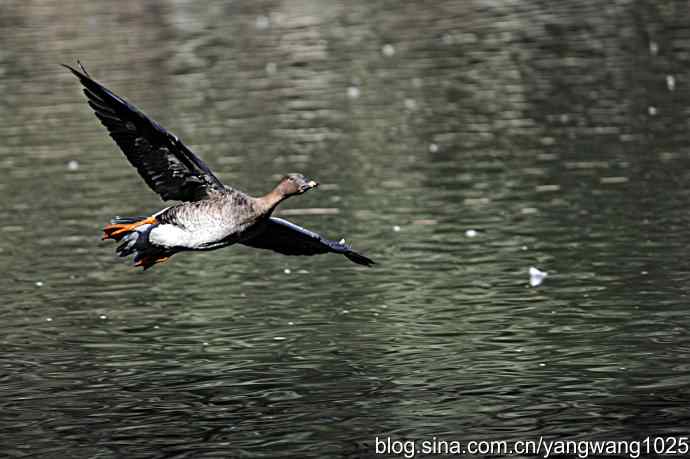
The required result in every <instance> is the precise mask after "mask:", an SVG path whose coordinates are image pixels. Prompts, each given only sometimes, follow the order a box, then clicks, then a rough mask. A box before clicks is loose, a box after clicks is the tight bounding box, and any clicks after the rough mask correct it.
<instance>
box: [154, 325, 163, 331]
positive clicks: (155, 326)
mask: <svg viewBox="0 0 690 459" xmlns="http://www.w3.org/2000/svg"><path fill="white" fill-rule="evenodd" d="M153 328H155V329H156V330H158V329H159V328H161V327H159V326H158V325H154V326H153Z"/></svg>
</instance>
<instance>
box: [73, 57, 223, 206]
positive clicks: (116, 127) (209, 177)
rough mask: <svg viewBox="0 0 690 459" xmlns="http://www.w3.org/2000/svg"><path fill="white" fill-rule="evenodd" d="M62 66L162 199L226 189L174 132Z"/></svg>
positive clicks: (197, 196) (194, 196) (189, 198)
mask: <svg viewBox="0 0 690 459" xmlns="http://www.w3.org/2000/svg"><path fill="white" fill-rule="evenodd" d="M65 67H67V68H68V69H69V70H70V71H71V72H72V73H73V74H74V75H75V76H77V78H79V81H80V82H81V84H82V85H83V86H84V94H86V97H87V98H88V101H89V106H90V107H91V108H92V109H93V111H94V113H95V114H96V116H97V117H98V119H99V120H101V123H103V125H104V126H105V127H106V128H107V129H108V132H109V133H110V136H111V137H112V138H113V140H115V143H117V145H118V146H119V147H120V149H121V150H122V151H123V153H124V154H125V156H127V159H128V160H129V162H130V163H132V165H133V166H134V167H136V168H137V171H139V174H140V175H141V176H142V177H143V179H144V181H145V182H146V184H147V185H148V186H149V187H151V189H152V190H153V191H155V192H156V193H158V194H159V195H160V196H161V198H163V200H164V201H167V200H178V201H197V200H201V199H204V198H206V197H207V196H208V195H209V193H210V192H212V191H214V190H216V191H223V190H225V189H226V188H225V187H224V186H223V184H222V183H221V182H220V180H218V178H217V177H216V176H215V175H213V172H211V170H210V169H209V168H208V166H207V165H206V164H204V162H203V161H202V160H201V159H199V158H198V157H197V156H196V155H195V154H194V153H192V151H191V150H189V148H187V146H185V144H183V143H182V142H181V141H180V139H178V138H177V137H176V136H175V135H174V134H172V133H170V132H168V131H167V130H165V128H163V127H162V126H161V125H159V124H158V123H157V122H155V121H154V120H152V119H151V118H149V117H148V116H146V115H145V114H144V113H143V112H142V111H140V110H139V109H138V108H136V107H135V106H133V105H132V104H130V103H129V102H127V101H126V100H124V99H122V98H121V97H119V96H117V95H116V94H114V93H112V92H111V91H110V90H108V89H107V88H106V87H104V86H102V85H101V84H100V83H98V82H96V81H94V80H92V79H91V78H90V77H89V76H88V75H87V74H86V73H85V72H84V73H82V72H80V71H78V70H76V69H73V68H72V67H70V66H68V65H65ZM82 70H83V68H82Z"/></svg>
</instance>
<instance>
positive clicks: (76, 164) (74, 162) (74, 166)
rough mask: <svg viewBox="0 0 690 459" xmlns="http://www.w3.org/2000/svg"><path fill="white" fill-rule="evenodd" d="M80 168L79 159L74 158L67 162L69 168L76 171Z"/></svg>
mask: <svg viewBox="0 0 690 459" xmlns="http://www.w3.org/2000/svg"><path fill="white" fill-rule="evenodd" d="M78 169H79V161H77V160H75V159H73V160H71V161H69V162H68V163H67V170H69V171H76V170H78Z"/></svg>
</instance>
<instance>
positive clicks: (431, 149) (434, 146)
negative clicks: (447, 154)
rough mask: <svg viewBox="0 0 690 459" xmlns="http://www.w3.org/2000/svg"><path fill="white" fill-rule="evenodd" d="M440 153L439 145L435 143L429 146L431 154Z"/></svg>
mask: <svg viewBox="0 0 690 459" xmlns="http://www.w3.org/2000/svg"><path fill="white" fill-rule="evenodd" d="M437 151H438V145H436V144H435V143H431V144H429V152H430V153H436V152H437Z"/></svg>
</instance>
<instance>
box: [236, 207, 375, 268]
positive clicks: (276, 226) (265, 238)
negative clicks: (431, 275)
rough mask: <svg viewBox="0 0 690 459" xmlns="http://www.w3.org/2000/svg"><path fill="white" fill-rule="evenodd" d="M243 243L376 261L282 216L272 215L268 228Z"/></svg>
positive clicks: (366, 263) (295, 252) (286, 252)
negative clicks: (337, 254)
mask: <svg viewBox="0 0 690 459" xmlns="http://www.w3.org/2000/svg"><path fill="white" fill-rule="evenodd" d="M242 244H244V245H248V246H250V247H255V248H257V249H267V250H273V251H274V252H278V253H282V254H284V255H319V254H322V253H329V252H332V253H340V254H343V255H345V256H346V257H347V258H349V259H350V260H351V261H353V262H354V263H357V264H360V265H364V266H371V265H373V264H374V262H373V261H372V260H371V259H369V258H367V257H365V256H364V255H361V254H359V253H357V252H355V251H354V250H352V247H350V246H349V245H347V244H345V243H344V242H336V241H331V240H329V239H326V238H324V237H323V236H321V235H319V234H316V233H314V232H313V231H309V230H308V229H305V228H302V227H301V226H298V225H295V224H294V223H291V222H289V221H287V220H283V219H282V218H275V217H270V218H269V221H268V223H267V226H266V229H265V230H263V231H262V232H261V233H259V234H258V235H257V236H255V237H253V238H252V239H249V240H247V241H243V242H242Z"/></svg>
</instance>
